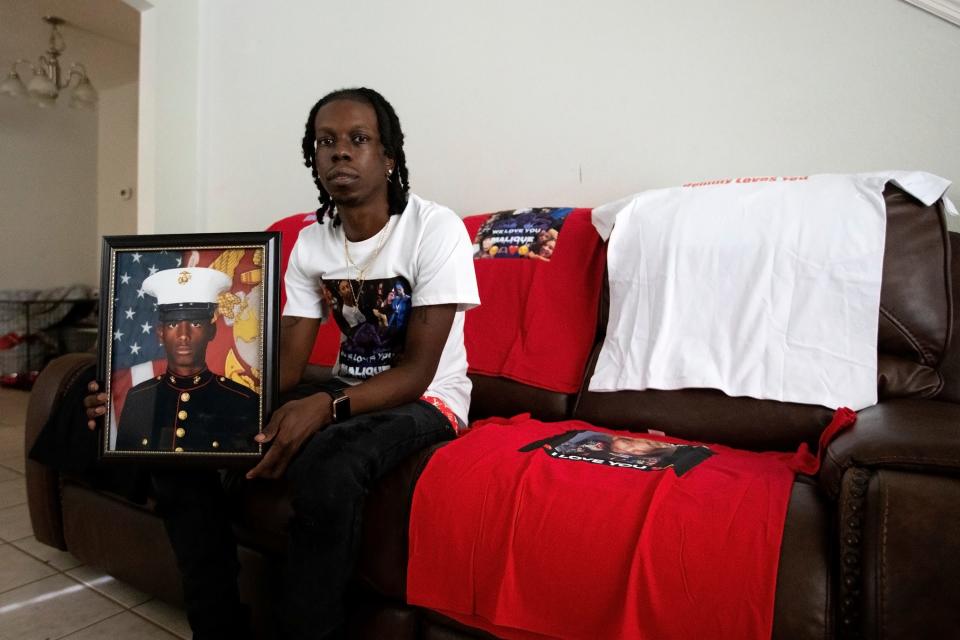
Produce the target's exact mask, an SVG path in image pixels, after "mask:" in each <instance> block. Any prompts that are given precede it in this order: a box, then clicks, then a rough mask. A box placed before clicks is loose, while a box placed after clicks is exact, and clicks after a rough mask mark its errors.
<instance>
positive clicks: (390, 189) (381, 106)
mask: <svg viewBox="0 0 960 640" xmlns="http://www.w3.org/2000/svg"><path fill="white" fill-rule="evenodd" d="M334 100H355V101H357V102H363V103H365V104H369V105H370V106H371V107H373V110H374V112H375V113H376V114H377V130H378V132H379V134H380V142H381V144H383V149H384V153H385V154H386V156H387V157H388V158H390V159H391V160H393V163H394V172H393V176H392V177H391V178H390V179H389V180H388V182H387V206H388V209H389V214H390V215H392V216H394V215H400V214H401V213H403V210H404V209H405V208H406V206H407V196H408V194H409V193H410V177H409V176H410V174H409V172H408V171H407V161H406V155H405V154H404V152H403V129H401V128H400V119H399V118H397V112H396V111H394V110H393V106H392V105H391V104H390V103H389V102H387V99H386V98H384V97H383V96H382V95H380V94H379V93H377V92H376V91H374V90H373V89H367V88H366V87H359V88H356V89H339V90H337V91H334V92H332V93H328V94H327V95H325V96H323V97H322V98H320V100H319V101H317V104H315V105H313V108H312V109H310V115H309V116H307V124H306V126H305V127H304V132H303V143H302V148H303V164H304V165H306V166H307V167H308V168H309V169H310V174H311V175H312V176H313V184H315V185H316V186H317V190H318V191H319V192H320V196H319V197H318V200H319V201H320V207H319V208H317V222H319V223H320V224H323V219H324V218H325V217H328V218H330V219H331V220H332V221H333V225H334V226H339V225H340V216H338V215H337V214H336V207H335V206H334V204H333V199H332V198H331V197H330V194H329V193H327V190H326V189H324V188H323V185H322V184H321V183H320V176H318V175H317V167H316V156H315V155H314V154H315V153H316V142H317V136H316V131H315V130H314V121H315V120H316V119H317V112H318V111H320V109H321V108H322V107H323V106H324V105H326V104H328V103H330V102H333V101H334Z"/></svg>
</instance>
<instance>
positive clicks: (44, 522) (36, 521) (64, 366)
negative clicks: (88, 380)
mask: <svg viewBox="0 0 960 640" xmlns="http://www.w3.org/2000/svg"><path fill="white" fill-rule="evenodd" d="M95 360H96V358H95V357H94V356H93V355H92V354H88V353H71V354H68V355H65V356H62V357H60V358H57V359H56V360H53V361H52V362H50V364H48V365H47V366H46V367H45V368H44V369H43V371H42V372H41V373H40V376H39V377H38V378H37V380H36V382H35V383H34V385H33V391H32V392H31V393H30V402H29V404H28V405H27V423H26V427H25V429H24V455H25V456H26V459H27V460H26V467H25V471H26V480H27V506H28V508H29V510H30V522H31V524H32V525H33V534H34V536H36V538H37V540H39V541H40V542H42V543H44V544H47V545H50V546H53V547H58V548H60V549H66V548H67V546H66V542H65V541H64V538H63V516H62V513H61V510H60V474H59V472H57V470H56V469H53V468H52V467H48V466H46V465H44V464H41V463H39V462H36V461H35V460H32V459H31V458H30V450H31V449H32V448H33V445H34V443H35V442H36V441H37V437H38V436H39V435H40V432H41V431H42V430H43V427H44V425H46V424H47V420H48V419H49V418H50V415H51V414H52V413H53V412H54V411H56V410H57V409H58V408H59V405H60V400H61V399H62V398H63V394H64V392H65V391H66V389H67V388H68V387H69V386H70V385H71V384H72V383H73V382H74V381H75V380H76V379H77V377H78V376H80V375H83V374H84V373H85V372H87V371H89V369H90V367H93V366H95V365H96V362H95Z"/></svg>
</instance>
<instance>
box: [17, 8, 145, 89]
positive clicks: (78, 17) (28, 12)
mask: <svg viewBox="0 0 960 640" xmlns="http://www.w3.org/2000/svg"><path fill="white" fill-rule="evenodd" d="M47 15H54V16H57V17H60V18H63V19H64V20H66V24H64V25H63V26H62V27H60V31H61V33H62V34H63V37H64V40H65V42H66V45H67V46H66V50H65V51H64V54H63V58H62V59H61V62H62V63H65V64H66V65H69V64H70V63H72V62H82V63H83V64H84V65H85V66H86V67H87V69H88V71H89V72H90V77H91V79H92V80H93V82H94V84H95V85H96V86H97V87H98V88H101V87H109V86H116V85H119V84H123V83H125V82H130V81H132V80H136V78H137V75H138V74H137V69H138V61H139V49H140V12H139V11H137V10H136V9H134V8H133V7H132V6H130V5H129V4H127V3H126V2H124V1H123V0H82V1H79V0H0V73H2V75H4V76H5V75H6V71H7V69H8V68H9V64H10V63H12V62H13V61H14V60H16V59H18V58H26V59H29V60H30V61H31V62H33V61H35V60H36V59H37V57H38V56H40V55H41V54H43V52H44V51H45V50H46V48H47V41H48V39H49V36H50V28H49V27H48V26H47V24H46V23H44V22H43V21H42V20H41V18H42V17H43V16H47ZM20 72H21V74H23V73H24V72H25V68H24V67H20ZM26 72H29V70H28V69H27V70H26Z"/></svg>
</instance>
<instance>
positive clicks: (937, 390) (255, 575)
mask: <svg viewBox="0 0 960 640" xmlns="http://www.w3.org/2000/svg"><path fill="white" fill-rule="evenodd" d="M886 198H887V204H888V232H887V251H886V256H885V259H884V282H883V289H882V296H881V319H880V327H879V355H880V358H879V376H878V385H879V392H880V398H881V401H880V402H879V404H878V405H876V406H874V407H871V408H868V409H865V410H863V411H861V412H860V415H859V420H858V423H857V425H856V427H855V428H854V429H853V430H852V431H849V432H847V433H845V434H843V435H841V436H840V437H839V438H838V439H837V440H835V441H834V442H833V443H832V444H831V445H830V447H829V449H828V451H827V452H826V455H825V460H824V465H823V468H822V470H821V472H820V474H819V476H818V477H815V478H806V477H800V478H798V479H797V481H796V482H795V484H794V487H793V492H792V497H791V501H790V506H789V510H788V514H787V521H786V529H785V533H784V540H783V545H782V551H781V558H780V569H779V576H778V580H777V588H776V604H775V615H774V633H773V635H774V637H776V638H789V639H801V638H835V637H836V638H848V637H849V638H860V637H864V638H914V637H928V638H954V637H960V589H958V588H957V587H956V584H957V580H958V578H957V576H960V405H958V404H957V403H958V402H960V340H957V339H956V338H955V336H954V335H953V334H954V333H955V324H956V323H955V322H954V317H955V315H956V313H957V311H956V304H955V301H956V300H960V296H957V295H956V293H954V292H953V288H954V285H953V284H952V283H960V257H958V258H956V259H951V249H952V250H953V251H954V252H957V253H958V254H960V236H958V235H956V234H949V233H948V232H947V229H946V225H945V220H944V214H943V211H942V207H941V206H940V205H939V204H937V205H935V206H933V207H923V206H922V205H921V204H919V203H918V202H916V201H915V200H913V199H912V198H911V197H909V196H907V195H906V194H904V193H903V192H901V191H899V190H898V189H896V188H893V187H891V188H889V189H888V190H887V193H886ZM601 307H602V308H601V309H599V310H598V313H599V314H600V317H601V322H600V326H601V332H602V327H603V325H604V322H603V320H604V314H605V313H606V309H605V306H604V305H601ZM600 338H601V336H598V337H597V344H599V340H600ZM597 351H598V350H597V349H595V351H594V356H593V357H594V360H595V358H596V354H597ZM592 363H593V360H592V361H591V364H590V366H589V367H588V371H587V372H586V374H585V376H584V381H585V382H584V384H583V386H582V390H581V392H580V393H578V394H573V395H564V394H558V393H553V392H548V391H543V390H539V389H534V388H532V387H528V386H525V385H523V384H519V383H517V382H513V381H510V380H506V379H500V378H494V377H484V376H473V382H474V391H473V404H472V416H473V417H474V418H480V417H485V416H490V415H503V416H510V415H514V414H517V413H521V412H528V411H529V412H532V413H533V416H534V417H536V418H540V419H543V420H557V419H564V418H569V417H575V418H578V419H582V420H586V421H589V422H592V423H595V424H598V425H603V426H608V427H616V428H627V429H632V428H637V429H644V430H645V429H646V428H648V427H652V426H655V427H656V428H658V429H661V430H664V431H666V432H667V433H668V434H670V435H672V436H676V437H680V438H686V439H691V440H700V441H705V442H716V443H721V444H725V445H730V446H736V447H742V448H747V449H754V450H794V449H796V447H797V446H798V444H799V443H800V442H808V443H810V444H811V445H815V444H816V439H817V436H818V435H819V433H820V431H821V430H822V429H823V427H824V426H825V425H826V424H827V422H828V421H829V419H830V416H831V412H830V411H828V410H826V409H823V408H819V407H811V406H805V405H793V404H785V403H780V402H775V401H761V400H752V399H746V398H730V397H728V396H726V395H724V394H722V393H720V392H717V391H712V390H705V389H687V390H681V391H644V392H635V391H625V392H617V393H615V394H610V393H590V392H587V391H586V390H585V389H586V380H588V379H589V374H590V369H591V368H592ZM93 364H94V358H93V356H91V355H89V354H74V355H69V356H65V357H62V358H59V359H58V360H55V361H54V362H52V363H51V364H50V365H49V366H48V367H47V368H46V369H45V370H44V372H43V373H42V374H41V376H40V378H39V380H38V381H37V384H36V386H35V388H34V391H33V395H32V396H31V400H30V406H29V411H28V416H27V430H26V439H27V442H26V445H27V447H26V448H27V451H29V450H30V447H31V445H32V443H33V441H34V440H35V438H36V437H37V434H38V433H39V431H40V430H41V428H42V427H43V425H44V424H45V423H46V422H47V420H48V419H49V418H50V416H51V415H56V412H58V411H60V410H61V409H60V405H61V403H60V399H61V398H62V396H63V394H64V392H65V391H66V390H67V389H68V388H69V386H70V385H71V384H75V383H77V382H78V381H79V382H82V381H83V380H85V379H90V378H91V377H92V375H93V373H92V367H93ZM431 453H432V450H428V451H424V452H422V453H420V454H418V455H416V456H413V457H412V458H410V459H409V460H407V462H406V463H405V464H404V465H402V466H401V468H399V469H397V470H395V471H394V472H393V473H392V474H390V475H389V477H387V478H386V479H385V480H384V481H383V482H381V483H380V485H379V486H378V487H377V488H376V489H375V490H374V491H373V492H372V493H371V494H370V496H369V499H368V503H367V506H366V524H365V529H364V534H363V542H362V550H361V557H360V561H359V565H358V567H357V570H356V580H355V589H354V591H353V593H352V594H351V604H352V615H351V620H352V630H353V632H354V633H355V635H356V636H357V637H365V638H424V639H429V640H453V639H455V638H468V637H489V636H487V635H486V634H484V633H481V632H478V631H475V630H472V629H468V628H465V627H463V626H461V625H458V624H457V623H454V622H453V621H451V620H449V619H447V618H444V617H443V616H440V615H438V614H435V613H432V612H429V611H424V610H420V609H417V608H414V607H410V606H408V605H406V604H405V603H404V591H405V589H404V587H405V576H406V546H407V539H406V534H407V527H406V523H407V518H408V513H409V507H410V498H411V495H412V490H413V486H414V484H415V482H416V480H417V477H418V475H419V473H420V471H421V470H422V469H423V467H424V465H425V464H427V462H428V460H429V458H430V455H431ZM27 489H28V494H29V506H30V515H31V519H32V522H33V528H34V533H35V535H36V537H37V538H38V539H39V540H40V541H42V542H44V543H46V544H49V545H52V546H55V547H58V548H61V549H67V550H69V551H70V552H71V553H73V554H74V555H75V556H77V557H78V558H80V559H81V560H83V561H84V562H87V563H90V564H93V565H98V566H100V567H102V568H103V569H105V570H106V571H108V572H109V573H111V574H113V575H114V576H116V577H118V578H120V579H122V580H124V581H126V582H128V583H129V584H131V585H133V586H135V587H137V588H138V589H141V590H143V591H146V592H149V593H151V594H154V595H156V596H158V597H160V598H162V599H165V600H168V601H170V602H173V603H177V602H179V601H180V599H181V593H180V588H179V583H178V576H177V570H176V567H175V563H174V559H173V555H172V552H171V550H170V547H169V545H168V543H167V539H166V536H165V534H164V531H163V527H162V525H161V522H160V520H159V519H158V517H157V516H156V515H155V514H154V513H153V511H152V510H151V506H150V503H149V502H148V503H147V504H146V505H139V504H135V503H133V502H130V501H128V500H126V499H125V498H123V497H121V495H120V494H119V493H118V491H117V489H116V487H115V486H112V485H111V481H110V480H109V479H108V478H107V479H105V478H104V477H103V476H101V475H99V474H97V473H94V472H90V473H58V472H57V471H56V470H54V469H52V468H50V467H47V466H44V465H41V464H39V463H36V462H34V461H33V460H29V459H28V460H27ZM234 498H235V505H234V506H235V509H236V514H237V515H236V523H237V524H236V529H237V533H238V536H239V539H240V540H241V541H242V548H241V562H242V565H243V570H242V574H241V590H242V592H243V593H244V595H245V597H246V598H247V600H248V601H250V602H252V603H253V604H254V615H255V624H256V625H257V629H258V633H260V634H261V635H262V636H263V637H270V628H271V625H270V624H269V622H268V618H267V617H266V614H265V613H264V611H265V609H266V604H267V603H269V602H270V599H271V593H272V592H273V586H274V585H275V584H276V582H277V571H278V564H279V562H278V560H279V558H281V557H282V555H283V553H284V546H285V545H284V540H285V523H286V519H287V517H288V515H289V513H290V510H289V503H288V501H287V499H286V492H285V488H284V486H283V484H282V483H272V484H268V483H261V484H258V485H255V486H250V485H246V486H242V487H239V488H238V489H237V490H236V491H235V492H234Z"/></svg>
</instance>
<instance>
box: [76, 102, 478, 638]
mask: <svg viewBox="0 0 960 640" xmlns="http://www.w3.org/2000/svg"><path fill="white" fill-rule="evenodd" d="M302 146H303V157H304V161H305V164H306V165H307V167H309V168H311V170H312V175H313V179H314V183H315V184H316V186H317V188H318V189H319V191H320V208H319V209H318V211H317V224H316V225H313V226H311V227H309V228H307V229H304V230H303V231H302V232H301V234H300V236H299V238H298V240H297V243H296V246H295V247H294V250H293V254H292V256H291V259H290V263H289V265H288V267H287V272H286V278H285V284H286V289H287V304H286V306H285V308H284V318H283V321H282V323H281V337H280V388H281V392H287V395H286V398H285V399H286V400H287V401H286V402H285V403H284V404H283V405H282V406H281V407H280V408H279V409H277V410H276V411H275V412H274V414H273V416H272V418H271V420H270V423H269V424H268V425H267V427H266V429H265V430H264V432H263V433H262V434H260V435H258V436H257V439H258V441H260V442H263V443H270V444H271V447H270V449H269V451H268V452H267V453H266V454H265V456H264V457H263V459H262V460H261V461H260V463H259V464H258V465H257V466H256V467H254V468H253V469H251V470H250V471H249V472H248V473H247V474H246V478H247V479H249V480H254V479H258V478H279V477H281V476H284V475H286V476H287V477H288V478H289V479H290V480H291V484H292V498H293V499H292V505H293V508H294V517H293V519H292V521H291V523H290V538H289V548H288V554H287V567H286V575H285V578H284V593H283V599H282V603H281V611H280V612H279V613H280V614H281V616H280V624H281V625H282V627H283V629H282V633H283V635H284V637H290V638H328V637H340V636H342V635H343V633H344V629H343V624H344V613H343V594H344V590H345V588H346V584H347V581H348V579H349V577H350V575H351V573H352V569H353V564H354V559H355V555H356V547H357V538H358V534H359V515H358V514H359V513H361V511H362V500H363V496H364V495H365V494H366V492H367V489H368V488H369V487H370V486H372V485H373V484H374V483H375V482H376V481H377V480H378V479H379V478H380V477H382V476H383V475H384V474H386V473H387V472H388V471H390V470H391V469H392V468H393V467H394V466H395V465H396V464H398V463H399V462H400V461H402V460H403V459H404V458H406V457H407V456H409V455H410V454H412V453H413V452H415V451H417V450H419V449H421V448H423V447H426V446H429V445H431V444H433V443H435V442H439V441H441V440H444V439H448V438H452V437H453V436H454V434H455V432H456V429H457V426H458V423H463V422H464V421H465V420H466V418H467V411H468V405H469V398H470V381H469V380H468V378H467V375H466V372H467V362H466V352H465V349H464V345H463V312H464V311H466V310H467V309H469V308H471V307H473V306H476V305H477V304H479V296H478V293H477V286H476V278H475V275H474V270H473V262H472V251H471V245H470V240H469V238H468V237H467V234H466V231H465V229H464V226H463V224H462V222H461V221H460V220H459V218H457V216H456V215H455V214H454V213H453V212H452V211H450V210H449V209H446V208H445V207H441V206H439V205H437V204H434V203H432V202H428V201H425V200H421V199H420V198H418V197H417V196H415V195H411V194H409V181H408V173H407V167H406V164H405V156H404V151H403V132H402V130H401V128H400V122H399V120H398V119H397V116H396V114H395V112H394V110H393V108H392V106H391V105H390V104H389V103H388V102H387V101H386V100H385V99H384V98H383V97H382V96H381V95H380V94H378V93H377V92H375V91H372V90H370V89H363V88H361V89H347V90H341V91H336V92H333V93H331V94H328V95H327V96H325V97H324V98H322V99H321V100H320V101H319V102H317V104H316V105H314V107H313V109H312V110H311V111H310V115H309V119H308V120H307V123H306V130H305V134H304V137H303V144H302ZM398 278H403V279H404V280H405V281H406V282H407V283H408V284H409V286H410V288H409V289H405V291H406V293H407V294H409V295H410V296H411V303H412V309H411V311H410V313H409V314H408V316H407V318H408V320H407V326H406V327H404V328H403V330H399V331H396V332H391V333H389V334H387V337H389V338H391V339H392V342H391V343H390V344H387V345H383V346H382V347H381V348H378V351H377V352H376V354H373V355H371V354H368V353H366V352H361V351H360V350H357V349H355V348H354V345H356V342H355V341H348V340H343V341H342V342H341V347H340V354H339V358H338V365H337V366H335V368H334V374H335V375H337V374H338V372H339V373H341V375H342V371H341V368H342V369H343V370H347V368H348V367H349V370H350V371H364V370H365V369H367V367H366V366H360V364H359V363H363V362H364V361H365V360H364V359H369V358H371V357H372V358H374V359H375V360H376V364H377V367H378V370H379V368H380V367H382V366H383V365H386V367H385V369H386V370H383V371H382V372H380V373H376V374H373V375H371V376H369V377H366V378H351V377H343V378H334V380H333V381H331V382H330V383H329V384H326V385H323V386H320V387H317V386H308V385H299V386H297V385H298V383H299V381H300V378H301V376H302V374H303V371H304V368H305V366H306V363H307V357H308V355H309V353H310V350H311V347H312V346H313V343H314V340H315V339H316V335H317V331H318V328H319V326H320V322H321V320H322V319H323V318H326V317H328V315H329V314H330V309H328V308H327V307H326V305H325V303H324V293H323V291H322V289H324V288H326V289H327V290H328V291H330V290H331V289H332V290H333V291H336V290H337V288H336V283H337V282H339V281H341V280H346V281H347V284H348V286H349V287H350V289H351V294H352V295H353V297H354V298H355V299H360V298H362V297H363V296H364V292H365V291H366V288H369V287H373V288H375V287H376V283H377V282H378V281H383V280H389V281H391V282H392V281H395V280H396V279H398ZM334 316H335V318H336V319H337V320H338V321H340V320H341V318H342V314H334ZM366 321H367V322H373V323H376V322H378V321H377V319H376V317H374V316H373V315H372V314H371V317H370V318H367V319H366ZM340 329H341V332H342V333H347V332H348V331H349V330H350V327H348V326H343V325H341V326H340ZM97 389H98V388H97V386H96V384H91V386H90V391H91V395H89V396H88V397H87V399H86V400H85V405H86V407H87V415H88V417H89V418H90V422H89V426H90V427H91V428H94V427H95V426H96V419H97V418H99V417H101V416H102V415H103V413H104V406H103V405H104V403H105V402H106V397H105V395H104V394H98V393H97ZM288 467H289V471H288ZM153 480H154V489H155V491H156V494H157V502H158V510H159V512H160V513H161V514H162V516H163V518H164V523H165V526H166V528H167V532H168V534H169V536H170V541H171V543H172V546H173V548H174V551H175V553H176V555H177V560H178V565H179V567H180V570H181V573H182V577H183V586H184V596H185V600H186V604H187V615H188V619H189V620H190V625H191V628H192V629H193V630H194V634H195V636H194V637H197V638H204V639H206V638H237V637H242V636H243V635H245V634H247V633H248V631H247V629H246V625H247V623H246V616H245V613H244V607H243V606H242V605H241V604H240V601H239V596H238V593H237V585H236V576H237V571H238V565H237V559H236V543H235V540H234V538H233V533H232V531H231V527H230V521H229V514H227V513H226V509H225V506H224V505H225V504H226V500H225V499H224V495H223V489H222V487H221V484H220V477H219V475H218V474H217V473H215V472H212V471H195V472H187V471H176V472H155V473H154V474H153Z"/></svg>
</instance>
